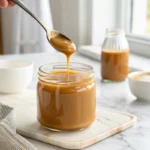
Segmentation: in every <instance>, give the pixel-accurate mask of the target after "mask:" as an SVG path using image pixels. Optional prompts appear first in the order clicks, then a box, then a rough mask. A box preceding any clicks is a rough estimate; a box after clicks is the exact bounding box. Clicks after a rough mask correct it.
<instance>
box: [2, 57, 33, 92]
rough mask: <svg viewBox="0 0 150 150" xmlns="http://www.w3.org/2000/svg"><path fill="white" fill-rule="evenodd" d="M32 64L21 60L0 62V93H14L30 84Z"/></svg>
mask: <svg viewBox="0 0 150 150" xmlns="http://www.w3.org/2000/svg"><path fill="white" fill-rule="evenodd" d="M32 75H33V63H31V62H28V61H21V60H7V59H5V60H0V92H1V93H16V92H20V91H22V90H24V89H26V88H27V87H28V86H29V84H30V83H31V80H32Z"/></svg>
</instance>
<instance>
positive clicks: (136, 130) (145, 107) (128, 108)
mask: <svg viewBox="0 0 150 150" xmlns="http://www.w3.org/2000/svg"><path fill="white" fill-rule="evenodd" d="M4 58H11V59H23V60H29V61H33V62H34V64H35V70H34V77H33V81H32V83H31V85H30V88H33V89H34V88H35V87H36V82H37V72H38V68H39V66H41V65H43V64H46V63H50V62H58V61H59V62H62V61H65V57H64V56H63V55H62V54H59V53H56V52H53V53H39V54H26V55H8V56H0V59H4ZM71 61H75V62H82V63H87V64H90V65H92V66H93V67H94V69H95V78H96V80H97V108H99V107H106V108H111V109H115V110H120V111H124V112H128V113H131V114H133V115H135V116H137V118H138V122H137V124H136V125H135V126H134V127H132V128H130V129H127V130H126V131H124V132H121V133H120V134H116V135H114V136H112V137H110V138H107V139H105V140H103V141H101V142H99V143H97V144H95V145H92V146H90V147H88V148H86V150H98V149H99V150H100V149H101V150H149V149H150V113H149V112H150V103H146V102H142V101H140V100H136V98H135V97H134V96H133V95H132V94H131V93H130V91H129V87H128V83H127V81H125V82H120V83H102V82H101V77H100V64H99V63H98V62H97V61H94V60H92V59H89V58H86V57H83V56H80V55H78V54H77V55H74V56H72V59H71ZM136 63H137V62H136ZM139 63H140V62H139ZM149 66H150V65H149ZM28 140H29V141H30V142H32V143H33V144H34V145H35V146H36V147H37V149H38V150H61V148H58V147H55V146H51V145H48V144H45V143H42V142H38V141H35V140H32V139H28Z"/></svg>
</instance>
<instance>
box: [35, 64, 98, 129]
mask: <svg viewBox="0 0 150 150" xmlns="http://www.w3.org/2000/svg"><path fill="white" fill-rule="evenodd" d="M95 108H96V83H95V79H94V72H93V68H92V67H91V66H88V65H85V64H80V63H71V64H70V70H67V65H66V64H65V63H54V64H48V65H44V66H42V67H41V68H40V69H39V82H38V84H37V110H38V114H37V118H38V121H39V122H40V124H41V125H42V126H45V127H47V128H49V129H52V130H76V129H82V128H85V127H88V126H89V125H90V124H91V123H92V122H93V121H94V120H95Z"/></svg>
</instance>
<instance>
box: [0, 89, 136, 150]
mask: <svg viewBox="0 0 150 150" xmlns="http://www.w3.org/2000/svg"><path fill="white" fill-rule="evenodd" d="M0 102H1V103H4V104H7V105H9V106H11V107H14V108H15V110H16V125H17V133H18V134H20V135H23V136H26V137H29V138H33V139H36V140H39V141H42V142H45V143H48V144H52V145H55V146H58V147H62V148H65V149H82V148H85V147H87V146H90V145H92V144H94V143H96V142H99V141H101V140H103V139H105V138H107V137H109V136H112V135H114V134H116V133H118V132H121V131H123V130H125V129H127V128H129V127H131V126H133V125H134V124H135V123H136V117H135V116H133V115H130V114H126V113H122V112H117V111H113V110H109V109H104V108H102V109H98V110H97V112H96V113H97V114H96V115H97V117H96V120H95V122H94V123H93V124H92V125H91V126H90V127H88V128H86V129H84V130H81V131H73V132H53V131H50V130H47V129H45V128H43V127H41V126H40V124H39V123H38V122H37V119H36V92H35V91H34V90H26V91H24V92H22V93H18V94H9V95H7V94H0Z"/></svg>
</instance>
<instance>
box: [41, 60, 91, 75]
mask: <svg viewBox="0 0 150 150" xmlns="http://www.w3.org/2000/svg"><path fill="white" fill-rule="evenodd" d="M48 65H49V66H54V65H63V67H66V68H65V69H67V67H68V66H67V63H65V62H54V63H48V64H45V65H42V66H41V67H40V68H39V71H40V72H42V73H45V74H49V73H50V72H49V71H48V72H45V71H43V70H42V68H43V67H44V66H45V67H46V66H48ZM72 65H81V66H82V69H84V68H83V67H85V70H84V72H86V73H87V72H93V67H92V66H90V65H87V64H84V63H78V62H71V63H70V70H71V67H72ZM52 69H57V68H56V67H55V68H54V67H53V68H52ZM65 69H64V70H65ZM75 71H81V70H75ZM82 71H83V70H82Z"/></svg>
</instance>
